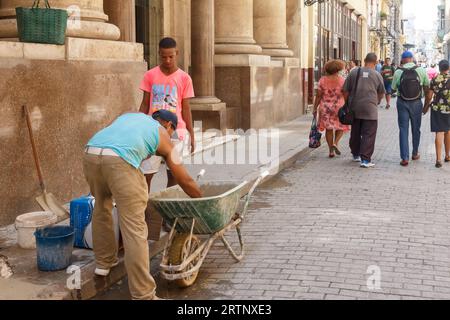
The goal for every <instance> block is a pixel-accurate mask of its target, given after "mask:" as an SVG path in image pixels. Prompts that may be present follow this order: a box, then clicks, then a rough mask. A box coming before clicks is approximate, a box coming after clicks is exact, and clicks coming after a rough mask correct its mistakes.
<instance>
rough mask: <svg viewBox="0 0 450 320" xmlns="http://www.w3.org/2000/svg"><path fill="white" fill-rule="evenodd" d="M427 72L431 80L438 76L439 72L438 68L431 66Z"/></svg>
mask: <svg viewBox="0 0 450 320" xmlns="http://www.w3.org/2000/svg"><path fill="white" fill-rule="evenodd" d="M427 74H428V79H430V81H431V80H433V79H434V78H436V77H437V75H438V72H437V70H436V69H434V68H430V69H428V71H427Z"/></svg>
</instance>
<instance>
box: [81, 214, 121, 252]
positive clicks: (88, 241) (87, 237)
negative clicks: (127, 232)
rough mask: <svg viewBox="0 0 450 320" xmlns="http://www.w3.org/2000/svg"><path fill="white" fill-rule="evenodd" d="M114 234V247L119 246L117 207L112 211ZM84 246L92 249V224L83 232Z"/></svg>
mask: <svg viewBox="0 0 450 320" xmlns="http://www.w3.org/2000/svg"><path fill="white" fill-rule="evenodd" d="M112 216H113V223H114V233H115V235H116V245H117V246H119V237H120V228H119V212H118V210H117V207H113V210H112ZM84 244H85V246H86V248H87V249H94V241H93V239H92V222H90V223H89V224H88V225H87V227H86V230H85V232H84Z"/></svg>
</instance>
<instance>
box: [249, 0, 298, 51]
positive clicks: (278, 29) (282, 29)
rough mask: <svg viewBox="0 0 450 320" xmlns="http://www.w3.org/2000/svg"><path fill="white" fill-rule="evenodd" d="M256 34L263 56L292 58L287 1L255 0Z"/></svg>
mask: <svg viewBox="0 0 450 320" xmlns="http://www.w3.org/2000/svg"><path fill="white" fill-rule="evenodd" d="M253 12H254V34H255V40H256V42H257V43H258V44H259V45H260V46H261V47H262V48H263V54H266V55H270V56H272V57H292V56H293V55H294V53H293V52H292V51H291V50H289V49H288V46H287V40H286V37H287V33H286V32H287V31H286V0H254V9H253Z"/></svg>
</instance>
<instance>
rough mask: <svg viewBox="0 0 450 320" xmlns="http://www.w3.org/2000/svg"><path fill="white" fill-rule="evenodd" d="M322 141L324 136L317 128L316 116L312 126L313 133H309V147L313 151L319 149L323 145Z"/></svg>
mask: <svg viewBox="0 0 450 320" xmlns="http://www.w3.org/2000/svg"><path fill="white" fill-rule="evenodd" d="M321 140H322V134H321V133H320V131H319V128H318V127H317V117H316V116H314V119H313V122H312V125H311V132H310V133H309V147H310V148H311V149H317V148H319V147H320V145H321Z"/></svg>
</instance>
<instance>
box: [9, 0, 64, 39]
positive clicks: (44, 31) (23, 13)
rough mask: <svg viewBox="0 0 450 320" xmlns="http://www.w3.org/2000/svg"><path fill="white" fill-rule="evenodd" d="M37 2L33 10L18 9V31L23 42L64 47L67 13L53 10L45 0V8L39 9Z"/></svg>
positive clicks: (37, 0) (37, 1)
mask: <svg viewBox="0 0 450 320" xmlns="http://www.w3.org/2000/svg"><path fill="white" fill-rule="evenodd" d="M39 2H40V0H35V1H34V3H33V7H31V8H22V7H20V8H16V15H17V30H18V31H19V39H20V41H21V42H34V43H48V44H59V45H62V44H64V43H65V40H66V29H67V11H66V10H61V9H52V8H51V7H50V5H49V3H48V0H45V8H39Z"/></svg>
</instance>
